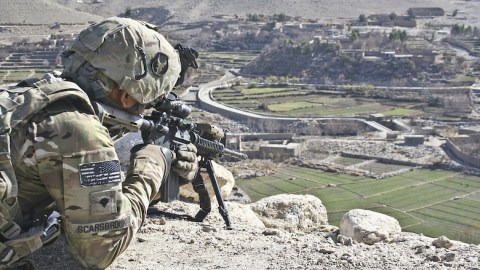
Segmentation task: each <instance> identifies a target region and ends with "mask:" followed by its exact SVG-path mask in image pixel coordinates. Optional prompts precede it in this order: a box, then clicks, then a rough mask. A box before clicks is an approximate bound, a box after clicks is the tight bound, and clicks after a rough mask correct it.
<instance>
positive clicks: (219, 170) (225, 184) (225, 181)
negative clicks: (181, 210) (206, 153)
mask: <svg viewBox="0 0 480 270" xmlns="http://www.w3.org/2000/svg"><path fill="white" fill-rule="evenodd" d="M212 166H213V169H214V170H215V176H216V177H217V182H218V186H219V187H220V194H222V198H223V199H227V198H228V196H229V195H230V193H231V192H232V189H233V186H235V178H234V177H233V174H232V173H231V172H230V171H229V170H227V169H226V168H225V167H223V166H222V165H220V164H218V163H216V162H215V161H212ZM201 174H202V177H203V180H204V181H205V186H206V187H207V190H208V193H209V194H210V199H211V200H212V201H215V200H216V197H215V192H214V191H213V187H212V182H211V180H210V177H209V176H208V173H207V172H204V171H202V172H201ZM180 197H181V198H184V199H186V200H188V201H193V202H199V200H198V193H196V192H195V191H194V190H193V186H192V185H191V184H186V185H183V186H180Z"/></svg>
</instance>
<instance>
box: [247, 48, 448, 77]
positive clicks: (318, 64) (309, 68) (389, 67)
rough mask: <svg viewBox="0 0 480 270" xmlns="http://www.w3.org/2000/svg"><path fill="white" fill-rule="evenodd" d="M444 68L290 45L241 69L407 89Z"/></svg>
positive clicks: (254, 72)
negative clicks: (429, 74)
mask: <svg viewBox="0 0 480 270" xmlns="http://www.w3.org/2000/svg"><path fill="white" fill-rule="evenodd" d="M444 68H445V67H444V66H442V65H432V64H430V63H429V62H427V61H413V60H409V59H400V60H391V61H368V60H364V59H356V58H355V57H353V56H347V55H341V54H340V52H339V51H338V49H337V48H336V45H335V44H319V45H308V44H302V45H291V46H286V45H285V46H282V47H280V48H278V49H275V50H271V51H267V52H264V53H263V54H262V55H261V56H260V57H258V58H256V59H255V60H254V61H252V62H250V63H249V64H247V65H246V66H245V67H243V68H242V73H245V74H253V75H263V76H270V75H274V76H289V77H299V78H302V80H304V81H305V82H308V83H318V84H332V83H333V84H359V83H363V84H374V85H387V86H388V85H398V83H399V81H401V82H402V83H403V84H404V85H405V86H409V85H410V86H418V85H421V84H422V79H424V80H426V78H422V74H423V73H438V72H442V71H443V69H444Z"/></svg>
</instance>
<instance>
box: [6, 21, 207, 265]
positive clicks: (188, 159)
mask: <svg viewBox="0 0 480 270" xmlns="http://www.w3.org/2000/svg"><path fill="white" fill-rule="evenodd" d="M63 57H64V64H65V68H64V71H63V73H62V74H61V78H58V77H55V76H53V75H52V74H47V75H46V76H45V77H44V78H43V79H42V80H25V81H22V82H21V83H19V84H17V85H16V86H10V87H8V88H7V89H3V90H1V91H0V110H1V113H0V196H1V202H0V208H1V209H0V210H1V213H0V237H1V238H2V241H1V243H0V269H8V268H9V267H10V268H11V269H17V268H20V267H21V266H20V265H23V267H25V268H26V267H27V266H28V263H24V262H23V261H22V260H21V258H23V257H25V256H26V255H28V254H30V253H31V252H33V251H34V250H36V249H38V248H40V247H41V246H42V245H44V244H46V243H49V242H51V241H52V240H54V239H55V238H56V236H57V235H58V234H59V230H58V228H57V227H58V226H59V225H58V224H57V223H56V222H55V220H56V219H52V218H50V219H48V220H44V221H45V222H38V219H39V216H40V217H41V216H42V215H41V214H43V213H44V212H43V211H44V210H45V209H51V205H52V203H53V204H54V205H55V209H56V211H58V213H59V214H60V216H61V220H62V222H61V227H62V230H63V231H64V233H65V236H66V241H67V248H68V251H69V252H70V254H71V255H72V256H73V257H74V258H75V259H76V260H77V261H78V262H79V263H80V264H81V265H82V266H83V267H87V268H91V269H103V268H106V267H108V266H109V265H110V264H111V263H112V262H113V260H115V258H116V257H117V256H119V255H120V254H121V253H122V252H123V251H124V250H125V249H126V248H127V246H128V244H129V243H130V241H131V239H132V237H133V236H134V235H135V233H136V232H137V231H138V230H139V228H140V227H141V226H142V223H143V222H144V221H145V217H146V212H147V208H148V206H149V204H150V202H151V201H152V200H154V199H157V198H158V196H159V190H160V187H161V184H162V181H163V180H164V178H165V174H166V170H167V168H168V165H167V162H166V160H167V159H168V157H167V158H166V156H169V155H171V153H169V152H168V151H165V150H163V151H162V149H161V148H160V147H158V146H155V145H137V146H135V147H134V148H133V149H132V151H131V159H130V161H131V164H130V167H129V170H128V172H127V174H126V176H125V177H123V176H122V173H121V171H120V164H119V161H118V157H117V154H116V153H115V149H114V145H113V142H112V138H111V136H110V134H109V130H108V129H107V127H105V126H103V125H102V123H101V119H99V117H97V115H96V112H95V109H94V108H95V106H92V104H95V102H100V103H105V104H107V105H109V106H112V107H115V108H118V109H122V110H125V111H128V112H130V113H135V114H140V113H142V111H143V110H144V109H145V108H148V106H149V105H152V104H154V103H155V102H156V101H157V100H158V99H160V98H162V97H164V96H165V95H166V94H168V93H169V92H170V91H171V90H172V88H174V87H175V86H176V84H177V83H181V82H182V81H183V75H184V74H185V70H186V68H188V66H185V64H184V63H183V62H182V56H181V54H179V53H178V51H176V50H175V48H173V47H172V46H171V45H170V44H169V42H168V41H167V40H166V39H165V38H164V37H163V36H162V35H161V34H159V33H158V32H157V31H156V28H155V27H154V26H152V25H150V24H148V23H145V22H140V21H135V20H132V19H126V18H116V17H113V18H108V19H105V20H103V21H101V22H99V23H97V24H95V25H92V26H90V27H88V28H87V29H85V30H83V31H82V32H81V33H80V34H79V36H78V37H77V38H76V40H75V41H74V42H73V44H72V45H71V47H70V48H69V49H68V50H67V51H66V52H64V54H63ZM174 156H177V160H175V161H174V162H173V164H172V169H173V170H175V171H176V172H177V173H178V174H179V175H180V176H181V177H183V178H184V179H185V180H187V181H188V180H192V178H193V177H194V173H193V174H192V172H195V171H196V169H197V166H198V165H197V163H196V162H197V161H196V149H195V147H194V146H193V145H189V147H188V149H182V150H181V151H180V150H179V151H178V152H177V153H176V155H174ZM17 191H18V192H17ZM47 206H50V207H47ZM39 213H41V214H40V215H39ZM50 217H52V216H50ZM34 219H35V220H37V222H32V221H33V220H34ZM40 220H42V218H40ZM56 226H57V227H56ZM18 261H20V262H21V263H18Z"/></svg>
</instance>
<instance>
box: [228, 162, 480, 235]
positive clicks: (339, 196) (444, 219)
mask: <svg viewBox="0 0 480 270" xmlns="http://www.w3.org/2000/svg"><path fill="white" fill-rule="evenodd" d="M358 161H359V160H358V159H349V158H341V159H338V160H337V162H339V163H343V164H345V165H347V164H356V163H360V162H358ZM360 161H361V160H360ZM368 165H371V166H374V167H375V168H378V167H382V166H383V167H382V172H388V169H390V170H392V171H395V170H398V169H399V168H406V166H398V165H388V164H381V163H369V164H368ZM412 169H413V168H412ZM237 185H238V186H239V187H240V188H241V189H243V190H244V191H245V192H246V193H247V194H248V195H249V196H250V197H251V199H252V201H257V200H259V199H261V198H264V197H268V196H271V195H276V194H282V193H295V194H311V195H315V196H317V197H318V198H320V199H321V200H322V202H323V204H324V205H325V207H326V208H327V211H328V218H329V223H330V224H333V225H336V226H338V225H339V223H340V220H341V218H342V216H343V215H344V214H345V213H346V212H347V211H348V210H350V209H354V208H362V209H369V210H372V211H376V212H380V213H384V214H387V215H390V216H393V217H395V218H396V219H397V220H398V221H399V222H400V225H401V226H402V228H403V230H404V231H411V232H416V233H423V234H424V235H427V236H431V237H438V236H441V235H445V236H447V237H449V238H451V239H456V240H460V241H464V242H468V243H474V244H479V243H480V207H479V205H480V177H476V176H468V175H464V174H459V173H456V172H452V171H445V170H426V169H415V170H412V171H409V172H406V173H403V174H401V175H397V176H393V177H387V178H385V179H380V180H377V179H373V178H368V177H363V176H351V175H345V174H336V173H327V172H323V171H320V170H314V169H308V168H300V167H293V166H291V167H284V168H282V169H280V170H279V171H278V172H277V173H276V174H274V175H270V176H262V177H256V178H252V179H248V180H238V181H237Z"/></svg>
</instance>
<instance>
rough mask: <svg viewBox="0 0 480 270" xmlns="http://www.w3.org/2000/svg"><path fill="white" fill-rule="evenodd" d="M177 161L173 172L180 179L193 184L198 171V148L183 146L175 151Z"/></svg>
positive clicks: (190, 145) (173, 166) (188, 145)
mask: <svg viewBox="0 0 480 270" xmlns="http://www.w3.org/2000/svg"><path fill="white" fill-rule="evenodd" d="M175 156H176V158H175V160H174V162H173V165H172V170H173V171H174V172H176V173H177V174H178V176H179V177H180V178H182V179H183V180H186V181H188V182H191V181H192V180H193V179H194V178H195V175H196V174H197V171H198V159H197V147H195V145H193V144H191V143H190V144H187V145H185V144H182V145H180V146H179V147H178V148H177V150H175Z"/></svg>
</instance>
